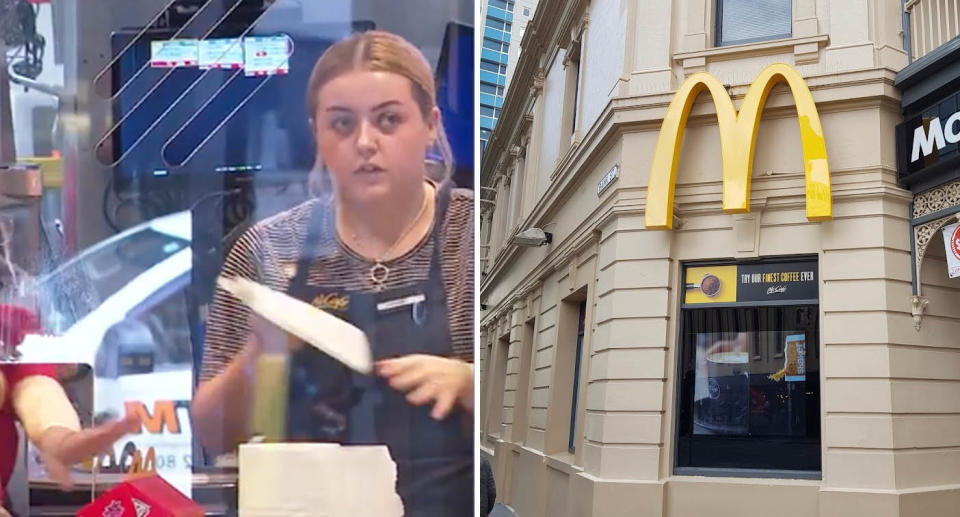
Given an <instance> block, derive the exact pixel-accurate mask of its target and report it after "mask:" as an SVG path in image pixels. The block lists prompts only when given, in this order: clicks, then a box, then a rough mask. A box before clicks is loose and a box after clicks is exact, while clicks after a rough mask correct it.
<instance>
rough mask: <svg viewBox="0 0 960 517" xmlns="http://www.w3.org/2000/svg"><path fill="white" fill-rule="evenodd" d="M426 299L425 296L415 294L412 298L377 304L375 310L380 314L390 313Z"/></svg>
mask: <svg viewBox="0 0 960 517" xmlns="http://www.w3.org/2000/svg"><path fill="white" fill-rule="evenodd" d="M426 299H427V297H426V295H423V294H415V295H413V296H407V297H406V298H398V299H396V300H390V301H388V302H380V303H378V304H377V310H378V311H380V312H384V311H390V310H393V309H399V308H400V307H406V306H407V305H416V304H418V303H421V302H423V301H425V300H426Z"/></svg>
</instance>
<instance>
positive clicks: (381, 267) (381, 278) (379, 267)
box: [341, 193, 429, 291]
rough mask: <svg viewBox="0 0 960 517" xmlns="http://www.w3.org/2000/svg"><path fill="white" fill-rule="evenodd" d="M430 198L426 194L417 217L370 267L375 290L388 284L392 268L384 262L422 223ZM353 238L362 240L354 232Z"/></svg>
mask: <svg viewBox="0 0 960 517" xmlns="http://www.w3.org/2000/svg"><path fill="white" fill-rule="evenodd" d="M428 197H429V196H428V195H427V194H426V193H424V195H423V203H421V205H420V211H419V212H417V215H416V216H414V218H413V220H412V221H410V224H409V225H408V226H407V228H406V229H405V230H404V231H403V232H402V233H401V234H400V236H399V237H397V239H396V240H395V241H393V244H392V245H391V246H390V247H389V248H387V250H386V251H384V252H383V253H382V254H381V255H380V258H379V259H376V260H375V261H374V263H373V265H372V266H370V270H369V271H368V273H367V274H368V277H369V279H370V282H371V283H373V287H374V289H376V290H377V291H382V290H383V287H384V285H385V284H386V282H387V278H388V277H389V276H390V268H389V267H387V266H386V264H384V261H385V260H386V259H387V257H388V256H390V253H392V252H393V250H394V249H395V248H396V247H397V246H398V245H399V244H400V242H402V241H403V239H404V238H406V236H407V235H408V234H409V233H410V232H412V231H413V229H414V228H415V227H416V226H417V223H418V222H420V218H421V217H423V214H424V212H426V211H427V205H428V203H429V199H428ZM341 224H342V223H341ZM351 236H352V237H353V240H354V242H357V241H359V240H360V239H359V238H357V233H356V232H352V233H351Z"/></svg>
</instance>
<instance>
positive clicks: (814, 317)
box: [676, 261, 821, 477]
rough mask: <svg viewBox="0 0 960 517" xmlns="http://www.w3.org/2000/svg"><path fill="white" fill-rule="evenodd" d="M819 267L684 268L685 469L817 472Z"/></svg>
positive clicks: (681, 464)
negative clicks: (817, 295)
mask: <svg viewBox="0 0 960 517" xmlns="http://www.w3.org/2000/svg"><path fill="white" fill-rule="evenodd" d="M816 264H817V263H816V262H815V261H804V262H781V263H755V264H739V265H722V266H705V267H688V268H687V269H686V285H685V291H686V296H685V303H684V305H683V308H682V310H681V317H680V321H681V331H680V341H679V343H680V347H681V354H680V379H681V383H680V407H679V410H678V442H677V443H678V445H677V463H676V466H677V468H678V469H679V470H680V471H681V472H683V471H684V470H685V469H690V470H701V469H724V470H733V469H750V470H773V471H801V472H807V473H808V474H806V475H810V474H809V473H815V472H817V471H819V470H820V464H821V460H820V375H819V373H820V372H819V370H820V369H819V361H820V359H819V343H820V336H819V330H818V328H819V327H818V313H819V307H818V304H817V300H816V284H817V280H816ZM811 296H812V297H813V299H811V298H810V297H811ZM801 475H803V474H801ZM786 476H788V477H789V474H787V475H786Z"/></svg>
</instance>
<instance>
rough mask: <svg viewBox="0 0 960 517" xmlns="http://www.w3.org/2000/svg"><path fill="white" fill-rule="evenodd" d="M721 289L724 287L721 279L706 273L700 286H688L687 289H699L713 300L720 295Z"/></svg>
mask: <svg viewBox="0 0 960 517" xmlns="http://www.w3.org/2000/svg"><path fill="white" fill-rule="evenodd" d="M721 287H723V284H722V283H721V282H720V277H718V276H717V275H714V274H713V273H704V275H703V278H701V279H700V283H699V284H687V285H686V288H687V289H699V290H700V292H701V293H703V294H704V296H707V297H709V298H713V297H714V296H716V295H717V294H719V293H720V288H721Z"/></svg>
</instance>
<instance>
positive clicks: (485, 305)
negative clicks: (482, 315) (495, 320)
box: [480, 303, 487, 311]
mask: <svg viewBox="0 0 960 517" xmlns="http://www.w3.org/2000/svg"><path fill="white" fill-rule="evenodd" d="M480 310H481V311H485V310H487V304H485V303H481V304H480Z"/></svg>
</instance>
